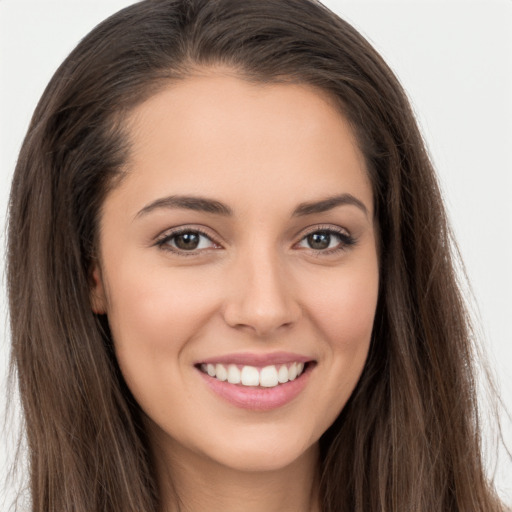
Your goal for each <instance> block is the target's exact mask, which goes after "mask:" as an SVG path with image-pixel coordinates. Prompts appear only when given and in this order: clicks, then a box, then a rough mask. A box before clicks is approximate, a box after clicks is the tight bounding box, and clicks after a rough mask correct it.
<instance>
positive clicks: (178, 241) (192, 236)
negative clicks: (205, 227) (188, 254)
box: [173, 232, 200, 251]
mask: <svg viewBox="0 0 512 512" xmlns="http://www.w3.org/2000/svg"><path fill="white" fill-rule="evenodd" d="M173 240H174V245H175V246H176V247H177V248H178V249H181V250H183V251H193V250H194V249H197V248H198V246H199V242H200V235H199V233H194V232H188V233H181V234H179V235H175V236H174V237H173Z"/></svg>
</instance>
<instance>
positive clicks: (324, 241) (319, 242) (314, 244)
mask: <svg viewBox="0 0 512 512" xmlns="http://www.w3.org/2000/svg"><path fill="white" fill-rule="evenodd" d="M307 240H308V244H309V246H310V247H311V248H312V249H327V248H328V247H329V245H330V243H331V235H330V234H329V233H328V232H327V231H317V232H316V233H311V234H310V235H308V237H307Z"/></svg>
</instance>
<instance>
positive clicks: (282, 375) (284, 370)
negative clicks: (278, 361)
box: [277, 364, 288, 384]
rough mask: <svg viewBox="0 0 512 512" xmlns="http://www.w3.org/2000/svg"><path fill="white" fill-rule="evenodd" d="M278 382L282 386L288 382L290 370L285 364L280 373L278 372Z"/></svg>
mask: <svg viewBox="0 0 512 512" xmlns="http://www.w3.org/2000/svg"><path fill="white" fill-rule="evenodd" d="M277 380H278V381H279V382H280V383H281V384H284V383H285V382H288V368H287V367H286V365H285V364H283V365H282V366H281V368H279V371H278V372H277Z"/></svg>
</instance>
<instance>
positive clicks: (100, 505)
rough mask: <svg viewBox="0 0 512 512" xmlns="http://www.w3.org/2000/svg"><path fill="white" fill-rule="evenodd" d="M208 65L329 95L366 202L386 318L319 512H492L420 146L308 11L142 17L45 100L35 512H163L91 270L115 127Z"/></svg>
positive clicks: (29, 287) (459, 312)
mask: <svg viewBox="0 0 512 512" xmlns="http://www.w3.org/2000/svg"><path fill="white" fill-rule="evenodd" d="M217 64H222V65H224V66H227V67H229V68H231V69H233V70H234V71H235V72H237V73H238V74H239V75H240V76H242V77H244V78H245V79H247V80H250V81H255V82H269V83H275V82H291V83H305V84H309V85H313V86H315V87H318V88H320V89H322V90H324V91H326V92H327V93H329V94H330V95H331V97H332V98H333V99H335V100H336V101H337V103H338V105H339V107H340V109H341V112H342V113H343V114H344V115H345V116H346V118H347V119H348V120H349V122H350V123H351V125H352V126H353V128H354V130H355V133H356V134H357V137H358V142H359V145H360V148H361V150H362V152H363V154H364V155H365V158H366V164H367V168H368V170H369V174H370V178H371V182H372V186H373V191H374V198H375V211H376V216H377V219H378V224H379V233H380V240H379V250H380V267H381V276H382V278H381V288H380V296H379V303H378V309H377V315H376V320H375V325H374V332H373V338H372V342H371V348H370V353H369V356H368V360H367V362H366V366H365V368H364V371H363V374H362V376H361V379H360V381H359V383H358V385H357V387H356V390H355V391H354V393H353V395H352V397H351V399H350V400H349V402H348V404H347V405H346V406H345V408H344V409H343V411H342V413H341V415H340V416H339V417H338V419H337V420H336V422H335V423H334V424H333V425H332V426H331V427H330V429H329V430H328V431H327V432H326V433H325V434H324V436H323V437H322V439H321V456H322V459H321V493H322V504H323V510H324V511H325V512H340V511H347V512H349V511H350V512H362V511H388V512H392V511H417V512H420V511H424V512H434V511H443V512H447V511H469V510H471V511H482V512H483V511H486V512H489V511H493V510H496V511H497V510H500V506H499V504H498V501H497V499H496V498H495V496H494V494H493V492H492V490H491V488H490V487H489V485H488V484H487V481H486V478H485V475H484V470H483V467H482V466H483V465H482V460H481V457H480V439H479V429H478V415H477V406H476V393H475V382H474V377H473V375H474V372H473V363H472V350H471V343H470V339H471V338H470V332H469V326H468V321H467V315H466V312H465V308H464V304H463V300H462V298H461V295H460V292H459V289H458V286H457V282H456V278H455V275H454V270H453V262H452V256H451V250H450V247H451V240H450V232H449V229H448V226H447V222H446V218H445V213H444V209H443V205H442V202H441V198H440V193H439V190H438V186H437V184H436V180H435V175H434V172H433V169H432V166H431V164H430V161H429V158H428V155H427V153H426V150H425V148H424V144H423V142H422V139H421V135H420V133H419V131H418V128H417V125H416V122H415V120H414V117H413V114H412V112H411V109H410V107H409V104H408V101H407V99H406V96H405V94H404V92H403V91H402V88H401V86H400V85H399V83H398V81H397V80H396V78H395V77H394V75H393V74H392V72H391V71H390V70H389V68H388V67H387V66H386V64H385V63H384V62H383V61H382V59H381V58H380V57H379V55H378V54H377V53H376V52H375V51H374V50H373V48H372V47H371V46H370V45H369V44H368V43H367V42H366V41H365V40H364V39H363V38H362V37H361V36H360V35H359V34H358V33H357V32H356V31H355V30H354V29H353V28H352V27H351V26H350V25H349V24H347V23H346V22H344V21H343V20H341V19H340V18H338V17H337V16H335V15H334V14H333V13H331V12H330V11H329V10H328V9H327V8H325V7H324V6H322V5H321V4H320V3H318V2H316V1H314V0H244V1H243V2H240V1H238V0H145V1H142V2H139V3H136V4H134V5H132V6H130V7H128V8H126V9H124V10H122V11H120V12H119V13H117V14H115V15H113V16H112V17H110V18H109V19H107V20H106V21H104V22H103V23H101V24H100V25H99V26H97V27H96V28H95V29H94V30H93V31H92V32H91V33H90V34H89V35H87V36H86V37H85V38H84V39H83V40H82V41H81V43H80V44H79V45H78V46H77V48H76V49H75V50H74V51H73V52H72V53H71V54H70V56H69V57H68V58H67V59H66V60H65V62H64V63H63V64H62V65H61V66H60V68H59V69H58V70H57V72H56V73H55V75H54V77H53V78H52V80H51V82H50V84H49V85H48V87H47V89H46V91H45V92H44V94H43V97H42V98H41V100H40V103H39V105H38V107H37V109H36V111H35V113H34V116H33V119H32V122H31V125H30V127H29V130H28V133H27V135H26V138H25V141H24V144H23V147H22V150H21V153H20V156H19V160H18V164H17V167H16V171H15V176H14V181H13V184H12V191H11V199H10V216H9V242H8V287H9V301H10V314H11V328H12V340H13V341H12V343H13V364H14V365H15V367H16V371H17V375H18V380H19V388H20V392H21V398H22V405H23V410H24V413H25V418H26V425H27V439H28V448H29V458H30V461H29V462H30V489H31V496H32V503H33V505H32V510H33V511H34V512H47V511H52V512H64V511H66V512H69V511H71V510H73V511H76V512H91V511H102V512H114V511H119V512H120V511H123V512H130V511H131V512H142V511H147V512H149V511H154V510H157V509H158V489H157V486H156V483H155V478H154V475H153V472H152V463H151V459H150V456H149V449H148V443H147V439H146V437H145V433H144V429H143V428H142V422H141V417H140V414H141V413H140V410H139V408H138V406H137V404H136V403H135V401H134V399H133V398H132V397H131V395H130V393H129V391H128V389H127V388H126V385H125V384H124V382H123V379H122V377H121V375H120V372H119V369H118V367H117V363H116V361H115V358H114V355H113V350H112V343H111V339H110V333H109V329H108V324H107V322H106V320H105V318H103V317H102V316H101V315H94V314H93V313H92V312H91V308H90V298H89V293H90V283H91V281H90V279H91V276H90V269H91V266H92V263H93V261H94V259H95V257H96V249H97V234H98V233H97V229H98V219H99V215H100V211H101V205H102V202H103V199H104V198H105V195H106V194H107V193H108V191H109V189H111V188H112V187H115V186H116V183H117V182H118V180H122V178H123V172H126V171H125V170H124V168H123V166H124V164H125V162H126V161H127V158H128V155H129V151H130V147H129V144H128V142H127V140H126V136H125V133H124V131H123V120H124V119H125V118H126V116H127V115H128V113H129V112H130V111H131V109H133V108H134V107H135V106H136V105H138V104H140V103H141V102H143V101H144V100H145V99H147V98H148V97H149V96H150V95H152V94H154V93H155V92H156V91H157V90H158V89H159V88H161V87H162V86H163V85H165V84H168V83H169V82H170V81H176V80H182V79H184V78H186V77H187V76H189V75H190V74H191V73H194V72H195V71H197V70H198V69H200V68H202V67H208V66H214V65H217ZM431 233H436V236H435V237H433V236H431ZM34 311H37V315H35V314H34Z"/></svg>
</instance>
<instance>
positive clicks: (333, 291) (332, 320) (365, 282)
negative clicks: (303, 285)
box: [309, 264, 378, 352]
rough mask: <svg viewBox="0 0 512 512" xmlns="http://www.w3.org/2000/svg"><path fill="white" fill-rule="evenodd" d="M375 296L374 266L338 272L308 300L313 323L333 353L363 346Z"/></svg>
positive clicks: (365, 344) (366, 340)
mask: <svg viewBox="0 0 512 512" xmlns="http://www.w3.org/2000/svg"><path fill="white" fill-rule="evenodd" d="M377 296H378V270H377V265H376V264H375V265H370V266H367V267H365V269H364V270H363V269H362V270H357V269H351V268H347V269H341V270H340V272H338V273H337V275H330V276H329V278H328V279H326V280H325V281H324V283H323V286H321V282H317V287H315V292H314V293H312V294H310V297H309V304H310V307H309V310H310V311H311V313H312V316H313V317H314V322H315V324H316V326H317V328H318V329H320V330H321V332H322V333H323V336H324V338H325V339H327V340H329V343H330V348H331V350H333V351H337V350H348V351H352V350H353V351H356V352H357V351H358V350H359V349H360V348H361V347H362V346H363V347H367V346H368V343H369V340H370V337H371V332H372V328H373V322H374V317H375V309H376V305H377Z"/></svg>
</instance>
